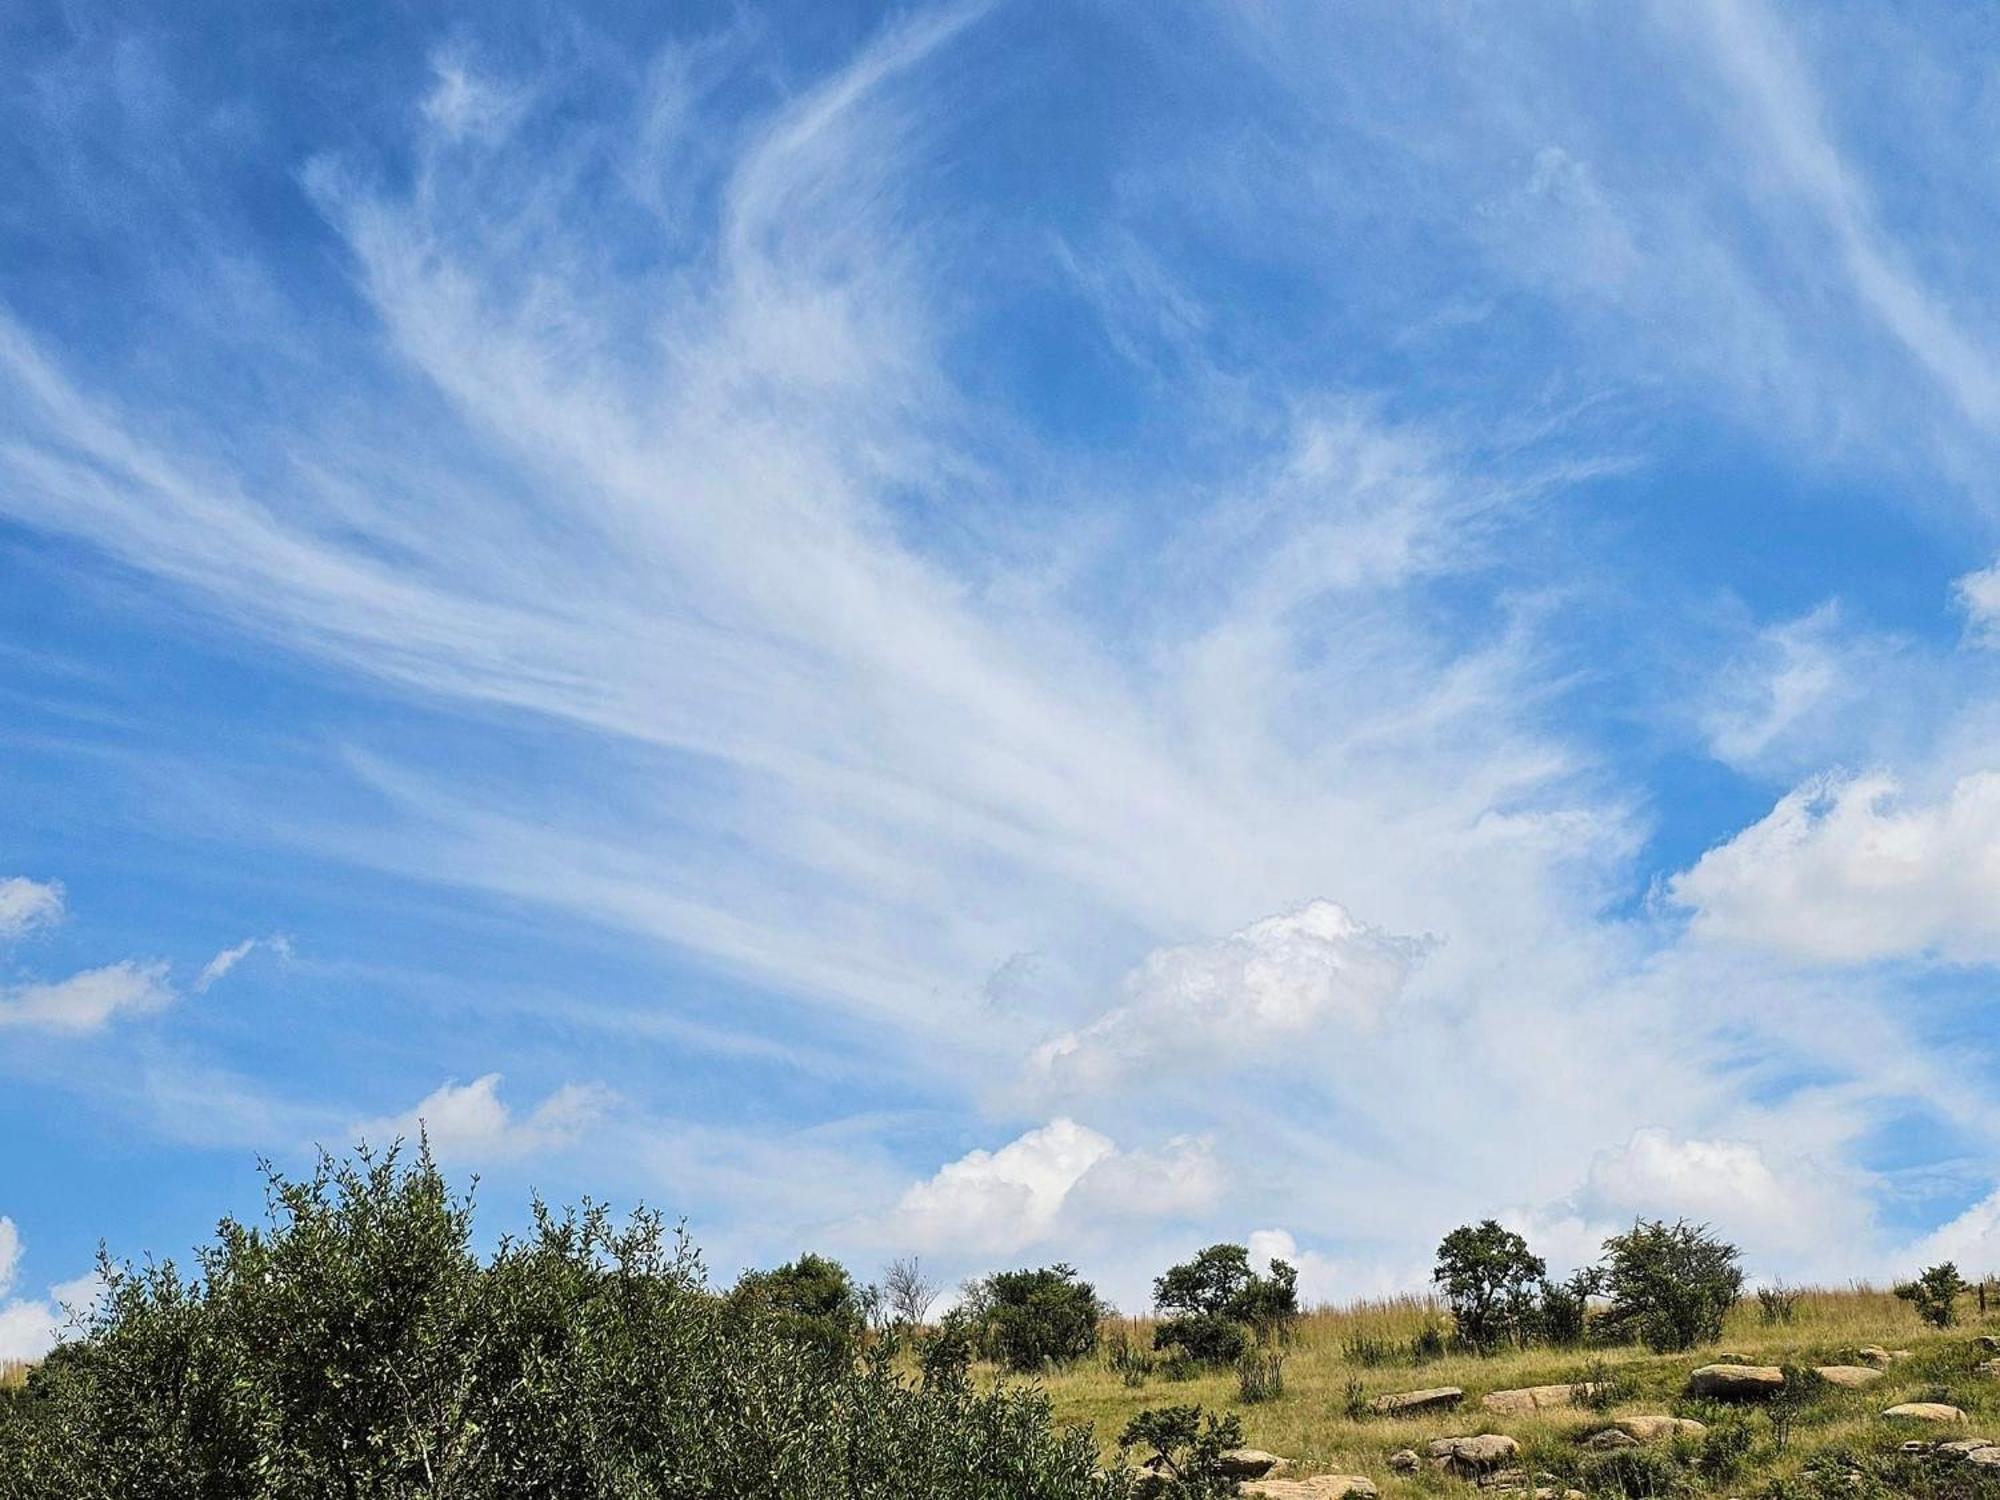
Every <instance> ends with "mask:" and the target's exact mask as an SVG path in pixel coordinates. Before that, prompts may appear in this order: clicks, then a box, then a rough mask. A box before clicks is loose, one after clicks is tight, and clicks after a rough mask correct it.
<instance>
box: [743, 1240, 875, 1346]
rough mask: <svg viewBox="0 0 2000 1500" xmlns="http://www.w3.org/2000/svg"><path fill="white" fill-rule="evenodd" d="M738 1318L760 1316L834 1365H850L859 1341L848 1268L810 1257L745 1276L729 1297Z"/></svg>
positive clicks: (858, 1309)
mask: <svg viewBox="0 0 2000 1500" xmlns="http://www.w3.org/2000/svg"><path fill="white" fill-rule="evenodd" d="M729 1300H730V1303H731V1306H732V1307H733V1308H734V1310H735V1311H736V1312H737V1313H738V1314H744V1315H753V1316H760V1317H764V1318H767V1319H769V1320H770V1322H771V1323H772V1325H773V1326H774V1327H776V1328H778V1329H780V1330H781V1331H783V1332H784V1333H785V1334H786V1335H787V1336H789V1337H791V1338H794V1339H797V1340H798V1341H800V1342H801V1343H803V1344H806V1345H808V1346H809V1347H811V1348H813V1349H816V1350H818V1351H819V1352H820V1353H822V1354H824V1355H826V1356H827V1357H828V1358H830V1359H850V1358H852V1357H853V1355H854V1351H855V1348H856V1346H857V1345H858V1344H859V1342H860V1339H861V1330H862V1326H863V1318H862V1313H861V1299H860V1297H859V1296H858V1295H857V1294H856V1292H855V1288H854V1278H853V1277H852V1276H850V1275H848V1274H847V1267H845V1266H843V1265H842V1264H841V1263H840V1262H839V1261H837V1260H829V1259H828V1258H827V1257H826V1256H824V1255H814V1254H811V1253H810V1252H808V1253H807V1254H805V1255H801V1256H800V1257H799V1258H798V1259H797V1260H795V1261H791V1262H789V1263H787V1264H785V1265H782V1266H779V1267H778V1268H777V1269H776V1270H775V1271H746V1272H745V1273H744V1274H743V1275H742V1276H741V1277H740V1278H739V1279H738V1280H737V1283H736V1287H735V1290H734V1291H732V1292H731V1293H730V1294H729Z"/></svg>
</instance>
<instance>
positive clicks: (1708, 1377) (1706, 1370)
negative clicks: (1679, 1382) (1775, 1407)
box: [1687, 1365, 1785, 1401]
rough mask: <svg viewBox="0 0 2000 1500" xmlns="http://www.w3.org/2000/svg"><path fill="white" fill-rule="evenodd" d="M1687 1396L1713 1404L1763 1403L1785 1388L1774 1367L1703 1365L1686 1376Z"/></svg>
mask: <svg viewBox="0 0 2000 1500" xmlns="http://www.w3.org/2000/svg"><path fill="white" fill-rule="evenodd" d="M1687 1388H1688V1394H1689V1395H1690V1396H1707V1397H1709V1398H1711V1399H1712V1400H1716V1401H1762V1400H1766V1399H1768V1398H1770V1397H1772V1396H1775V1395H1776V1394H1777V1393H1778V1392H1779V1391H1781V1390H1783V1389H1784V1388H1785V1372H1784V1371H1783V1370H1781V1369H1779V1368H1778V1367H1777V1366H1776V1365H1703V1366H1702V1367H1701V1368H1700V1369H1698V1370H1696V1371H1695V1372H1694V1373H1693V1374H1692V1375H1690V1376H1688V1387H1687Z"/></svg>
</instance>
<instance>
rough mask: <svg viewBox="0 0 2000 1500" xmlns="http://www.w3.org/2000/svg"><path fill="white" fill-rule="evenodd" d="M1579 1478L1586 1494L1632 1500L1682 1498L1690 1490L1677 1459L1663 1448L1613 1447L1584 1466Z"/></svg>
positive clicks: (1684, 1472) (1685, 1474)
mask: <svg viewBox="0 0 2000 1500" xmlns="http://www.w3.org/2000/svg"><path fill="white" fill-rule="evenodd" d="M1582 1478H1583V1488H1584V1490H1585V1492H1586V1493H1588V1494H1592V1495H1626V1496H1630V1497H1632V1500H1656V1497H1664V1496H1679V1495H1685V1494H1688V1493H1690V1492H1691V1490H1692V1488H1693V1486H1692V1485H1691V1484H1690V1483H1689V1481H1688V1476H1687V1473H1686V1471H1685V1470H1684V1469H1682V1467H1681V1465H1680V1462H1679V1460H1677V1459H1676V1458H1675V1457H1674V1456H1673V1454H1672V1453H1671V1452H1670V1451H1668V1450H1666V1449H1664V1448H1614V1449H1612V1450H1611V1451H1610V1452H1609V1453H1604V1454H1599V1455H1597V1456H1595V1457H1593V1458H1592V1459H1590V1460H1589V1461H1588V1462H1587V1463H1585V1464H1584V1466H1583V1474H1582Z"/></svg>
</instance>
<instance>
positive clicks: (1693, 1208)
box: [1578, 1127, 1867, 1253]
mask: <svg viewBox="0 0 2000 1500" xmlns="http://www.w3.org/2000/svg"><path fill="white" fill-rule="evenodd" d="M1578 1206H1579V1207H1580V1208H1581V1209H1582V1210H1583V1212H1584V1214H1585V1215H1586V1216H1587V1217H1588V1218H1591V1219H1594V1220H1598V1221H1601V1222H1610V1223H1619V1222H1621V1221H1622V1222H1623V1223H1629V1222H1630V1221H1631V1220H1632V1219H1633V1218H1635V1217H1637V1216H1641V1215H1643V1216H1645V1217H1648V1218H1685V1219H1693V1220H1698V1221H1702V1222H1705V1223H1709V1224H1712V1225H1714V1226H1715V1228H1716V1229H1717V1230H1718V1231H1719V1232H1720V1233H1722V1234H1723V1235H1724V1236H1725V1237H1727V1238H1730V1239H1736V1240H1740V1241H1742V1242H1744V1243H1746V1244H1747V1245H1750V1246H1752V1247H1753V1248H1755V1249H1757V1250H1759V1251H1761V1252H1764V1253H1769V1252H1771V1251H1773V1250H1799V1249H1802V1248H1807V1247H1813V1246H1818V1247H1820V1248H1822V1249H1825V1248H1826V1247H1828V1246H1829V1244H1841V1243H1843V1242H1844V1244H1845V1245H1847V1246H1852V1245H1853V1244H1854V1243H1856V1242H1857V1241H1859V1240H1862V1239H1865V1236H1866V1230H1867V1225H1866V1224H1865V1223H1858V1222H1856V1219H1855V1216H1854V1194H1853V1192H1852V1184H1849V1183H1835V1182H1832V1181H1829V1180H1828V1179H1827V1178H1826V1176H1825V1175H1824V1174H1823V1173H1821V1172H1819V1171H1817V1170H1815V1169H1813V1168H1811V1167H1809V1166H1807V1165H1806V1164H1804V1163H1798V1162H1794V1163H1789V1164H1787V1165H1786V1166H1785V1168H1784V1169H1783V1170H1780V1169H1778V1168H1774V1167H1773V1166H1772V1164H1771V1163H1770V1161H1769V1160H1767V1159H1766V1156H1765V1153H1764V1152H1763V1150H1762V1149H1761V1148H1759V1147H1758V1146H1757V1145H1755V1144H1753V1143H1752V1142H1749V1141H1741V1140H1703V1139H1696V1138H1689V1137H1683V1136H1677V1135H1675V1134H1674V1133H1673V1132H1672V1131H1669V1130H1666V1129H1663V1128H1659V1127H1651V1128H1648V1129H1644V1130H1639V1131H1635V1132H1634V1133H1633V1135H1632V1138H1631V1139H1630V1140H1628V1141H1627V1142H1626V1143H1625V1144H1624V1145H1622V1146H1618V1147H1615V1148H1613V1149H1611V1150H1608V1151H1601V1152H1599V1153H1598V1154H1597V1155H1596V1156H1595V1157H1594V1158H1592V1160H1591V1164H1590V1172H1589V1175H1588V1176H1587V1177H1586V1179H1585V1181H1584V1186H1583V1190H1582V1192H1581V1193H1580V1194H1579V1195H1578Z"/></svg>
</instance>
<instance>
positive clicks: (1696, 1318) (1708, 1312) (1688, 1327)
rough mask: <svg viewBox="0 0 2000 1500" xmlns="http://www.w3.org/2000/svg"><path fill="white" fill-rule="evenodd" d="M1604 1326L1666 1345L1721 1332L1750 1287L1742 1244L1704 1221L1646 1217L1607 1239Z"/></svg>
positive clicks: (1687, 1345)
mask: <svg viewBox="0 0 2000 1500" xmlns="http://www.w3.org/2000/svg"><path fill="white" fill-rule="evenodd" d="M1604 1253H1605V1264H1604V1290H1605V1293H1606V1295H1608V1296H1609V1297H1610V1299H1611V1305H1610V1306H1609V1307H1608V1308H1607V1309H1606V1310H1605V1313H1604V1316H1603V1320H1602V1326H1603V1329H1604V1332H1605V1333H1606V1334H1607V1335H1608V1336H1610V1337H1612V1338H1637V1339H1639V1340H1641V1341H1642V1342H1644V1343H1645V1344H1646V1346H1647V1347H1648V1348H1650V1349H1653V1350H1654V1351H1656V1352H1660V1353H1674V1352H1678V1351H1679V1350H1682V1349H1692V1348H1693V1347H1694V1346H1695V1345H1697V1344H1702V1343H1708V1342H1712V1341H1713V1340H1715V1339H1717V1338H1720V1337H1721V1335H1722V1320H1723V1318H1724V1317H1725V1316H1727V1314H1728V1312H1729V1309H1730V1308H1731V1307H1733V1306H1734V1305H1735V1303H1736V1299H1737V1298H1738V1297H1740V1296H1742V1294H1743V1270H1742V1267H1741V1265H1740V1264H1739V1262H1738V1255H1737V1250H1736V1247H1735V1246H1734V1245H1732V1244H1729V1243H1728V1242H1727V1241H1725V1240H1722V1239H1719V1238H1717V1237H1716V1236H1714V1235H1712V1234H1710V1233H1709V1232H1708V1226H1707V1225H1705V1224H1689V1223H1688V1222H1687V1221H1686V1220H1684V1219H1683V1220H1679V1221H1677V1222H1675V1223H1673V1224H1668V1223H1665V1222H1663V1221H1661V1220H1657V1219H1655V1220H1647V1219H1640V1220H1638V1221H1637V1222H1636V1223H1635V1224H1633V1226H1632V1228H1631V1230H1630V1232H1628V1233H1626V1234H1619V1235H1613V1236H1612V1237H1611V1238H1610V1239H1608V1240H1606V1241H1605V1242H1604Z"/></svg>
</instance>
